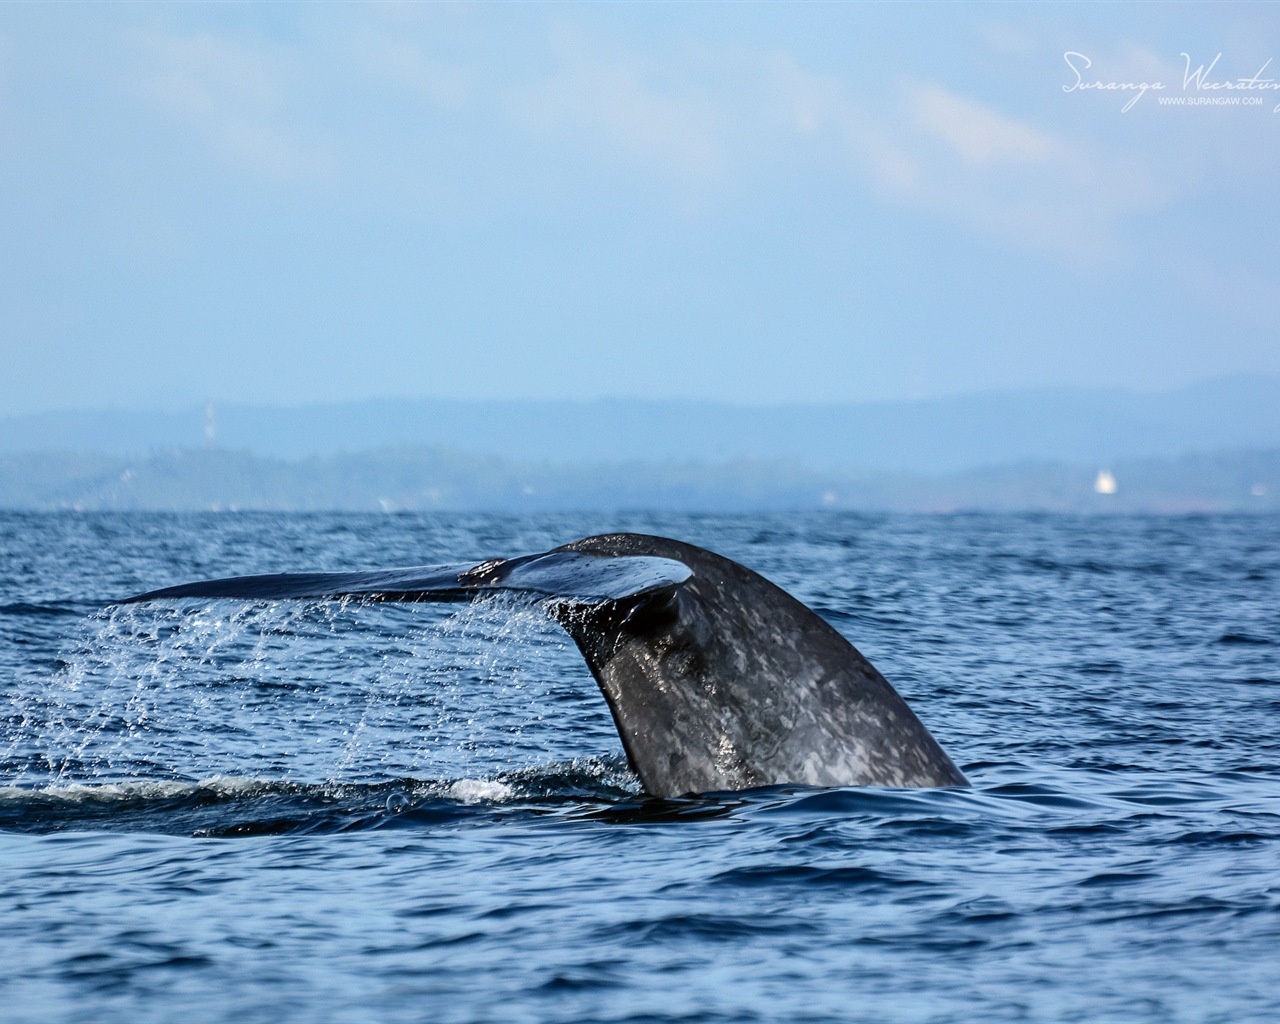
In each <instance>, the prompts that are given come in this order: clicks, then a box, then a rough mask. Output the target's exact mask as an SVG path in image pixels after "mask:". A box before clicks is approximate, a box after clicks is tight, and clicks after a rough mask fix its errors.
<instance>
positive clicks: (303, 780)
mask: <svg viewBox="0 0 1280 1024" xmlns="http://www.w3.org/2000/svg"><path fill="white" fill-rule="evenodd" d="M37 682H41V683H42V685H36V686H31V685H28V686H27V687H25V688H23V689H22V691H21V692H20V693H19V694H18V695H17V696H16V698H15V700H16V703H17V704H18V707H17V708H16V709H15V713H16V714H17V715H18V716H20V719H21V725H20V727H19V728H18V729H16V730H14V732H13V735H12V738H11V740H10V742H9V744H8V747H7V749H5V750H4V751H3V761H4V764H5V766H6V772H7V774H8V776H9V778H10V780H11V781H12V783H13V784H14V785H17V786H26V787H32V786H35V787H42V788H46V787H71V786H77V785H79V786H84V785H89V784H95V785H111V784H124V783H131V782H137V781H139V780H148V781H163V782H172V783H196V782H200V781H201V780H208V779H214V778H224V777H249V778H256V779H270V780H279V781H284V782H289V783H293V784H320V783H332V784H340V783H364V784H379V783H384V782H388V781H391V780H396V779H424V778H428V779H454V780H458V779H479V778H485V779H488V778H492V777H493V776H495V775H496V774H498V773H500V772H506V773H510V772H515V771H520V770H524V769H528V768H530V767H532V766H534V765H536V764H539V763H545V762H551V763H555V762H557V761H571V760H573V758H574V757H575V756H577V755H578V752H580V749H581V747H580V743H581V733H580V732H579V733H578V735H577V736H576V737H575V738H573V739H572V741H571V742H568V743H561V742H558V737H560V736H563V735H564V733H563V732H562V731H561V730H562V729H563V728H570V729H573V730H581V729H587V730H589V731H592V732H595V733H598V735H599V739H600V742H601V751H602V752H603V753H606V754H616V753H617V749H618V741H617V737H616V733H614V731H613V728H612V724H611V722H610V721H609V719H608V712H607V709H606V708H605V707H604V705H603V701H602V700H601V699H600V697H599V694H598V692H597V691H596V688H595V684H594V682H593V681H592V680H591V678H590V676H589V674H588V673H587V671H586V669H585V667H584V666H583V664H582V661H581V658H580V657H579V656H578V654H577V652H576V651H575V650H574V649H573V648H572V644H571V641H569V640H568V638H567V637H565V636H564V635H563V634H562V633H560V631H559V630H558V628H557V627H555V626H554V625H553V624H552V623H550V622H549V621H548V619H547V616H546V614H545V612H544V611H543V610H542V609H541V608H539V607H537V606H536V605H533V604H531V603H529V602H527V601H524V602H521V601H520V600H519V599H518V598H515V597H512V596H510V595H495V596H493V597H490V598H487V599H485V600H483V601H477V602H475V603H473V604H470V605H466V606H463V607H461V608H454V607H448V608H446V607H444V606H440V605H431V604H424V605H416V606H394V605H387V604H367V603H360V602H351V601H346V602H295V603H289V602H281V603H273V604H243V603H239V602H230V601H214V602H207V603H203V604H192V603H189V602H184V603H179V604H172V603H169V604H165V603H161V604H155V605H124V606H112V607H109V608H107V609H105V610H103V611H101V612H99V613H97V614H95V615H93V616H91V617H90V618H89V619H88V620H87V621H86V622H84V624H83V625H82V626H81V628H80V629H79V630H78V633H77V635H76V636H75V637H74V638H73V640H72V642H71V643H70V645H69V649H68V651H67V652H66V653H65V654H64V657H63V661H62V663H61V665H60V667H59V668H58V670H57V671H55V672H53V673H52V674H51V675H49V676H48V677H47V678H45V679H44V680H38V681H37ZM551 707H554V709H555V715H556V719H557V724H558V728H547V727H546V726H545V725H544V717H545V715H546V714H547V712H548V710H549V708H551ZM531 726H533V728H530V727H531ZM495 785H496V784H495ZM486 792H490V791H487V790H485V789H484V787H483V786H479V785H478V786H476V787H472V788H471V789H467V790H466V791H465V792H462V791H460V793H459V798H460V799H472V798H476V794H484V793H486ZM492 794H498V795H500V787H499V788H495V789H493V790H492V791H491V794H490V795H492Z"/></svg>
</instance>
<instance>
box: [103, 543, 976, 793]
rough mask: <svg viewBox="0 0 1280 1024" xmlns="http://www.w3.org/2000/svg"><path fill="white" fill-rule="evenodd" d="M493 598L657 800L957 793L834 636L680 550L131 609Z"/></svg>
mask: <svg viewBox="0 0 1280 1024" xmlns="http://www.w3.org/2000/svg"><path fill="white" fill-rule="evenodd" d="M499 590H501V591H509V592H515V593H524V594H527V595H529V596H530V598H531V599H533V600H537V601H539V602H540V603H542V604H543V605H544V606H545V607H546V609H547V611H548V613H549V614H550V615H551V616H552V617H553V618H554V619H555V620H556V621H557V622H558V623H559V624H560V625H561V626H562V627H563V628H564V629H565V630H566V631H567V632H568V633H569V635H570V636H571V637H572V638H573V640H574V642H575V643H576V644H577V645H578V648H579V650H581V651H582V654H583V656H584V657H585V658H586V661H587V664H588V666H589V667H590V669H591V673H592V675H593V676H594V677H595V679H596V682H597V683H598V684H599V686H600V689H601V691H602V692H603V693H604V696H605V700H606V701H607V702H608V705H609V709H610V711H611V712H612V713H613V719H614V722H615V724H616V725H617V728H618V733H619V735H620V736H621V738H622V744H623V747H624V749H625V750H626V753H627V758H628V760H629V761H630V763H631V767H632V769H633V770H634V771H635V773H636V775H637V776H639V778H640V781H641V783H642V785H643V786H644V788H645V791H646V792H648V793H650V794H652V795H654V796H677V795H681V794H685V793H704V792H713V791H719V790H737V789H747V788H751V787H755V786H768V785H777V784H782V783H795V784H802V785H811V786H901V787H927V786H963V785H967V781H966V780H965V778H964V776H963V775H962V774H961V772H960V771H959V769H958V768H956V766H955V764H953V763H952V761H951V759H950V758H949V757H948V756H947V755H946V753H944V752H943V750H942V748H941V747H940V746H939V745H938V743H937V741H936V740H934V738H933V737H932V736H931V735H930V734H929V731H928V730H927V729H926V728H925V727H924V725H923V723H922V722H921V721H920V720H919V718H917V717H916V715H915V714H914V713H913V712H912V710H911V709H910V708H909V707H908V706H907V703H906V702H905V701H904V700H903V699H902V698H901V697H900V696H899V695H898V693H897V692H896V691H895V690H894V689H893V687H892V686H890V685H889V683H888V682H887V681H886V680H885V678H884V677H883V676H882V675H881V674H880V673H879V672H877V671H876V669H875V668H874V667H873V666H872V665H871V663H870V662H869V661H867V659H866V658H864V657H863V656H862V655H861V654H860V653H859V652H858V651H857V650H856V649H855V648H854V647H853V646H852V645H851V644H850V643H849V642H848V641H847V640H845V639H844V637H843V636H841V635H840V634H839V633H838V632H837V631H836V630H835V629H833V628H832V627H831V626H830V625H828V624H827V623H826V622H825V621H823V620H822V619H821V618H820V617H819V616H818V615H817V614H815V613H814V612H813V611H812V610H810V609H809V608H807V607H806V606H805V605H803V604H801V603H800V602H799V601H797V600H796V599H795V598H793V597H791V596H790V595H789V594H787V593H786V592H785V591H783V590H781V589H780V588H779V587H777V586H775V585H774V584H772V583H770V582H769V581H768V580H766V579H765V578H764V577H762V576H760V575H758V574H757V573H755V572H752V571H751V570H750V569H747V568H746V567H745V566H742V565H739V564H738V563H736V562H733V561H731V560H730V559H727V558H724V557H722V556H720V555H717V554H714V553H712V552H710V551H707V550H704V549H703V548H699V547H695V546H693V545H691V544H685V543H683V542H681V541H677V540H669V539H666V538H663V537H650V536H646V535H643V534H633V533H618V534H606V535H603V536H597V537H586V538H583V539H582V540H577V541H574V542H573V543H571V544H566V545H564V546H563V547H559V548H555V549H554V550H552V551H548V552H545V553H543V554H537V555H526V556H523V557H519V558H511V559H493V560H490V561H485V562H480V563H478V564H470V563H465V564H457V565H441V566H422V567H416V568H407V569H386V570H375V571H371V572H342V573H280V574H273V575H266V576H236V577H229V578H227V579H220V580H208V581H203V582H198V583H187V584H182V585H180V586H175V587H167V588H164V589H161V590H153V591H149V592H148V593H145V594H139V595H137V596H136V597H132V598H129V599H128V600H129V601H131V602H136V601H152V600H160V599H168V598H184V597H204V598H238V599H243V600H274V599H279V598H348V597H350V598H358V599H363V600H374V601H467V600H472V599H474V598H476V597H478V596H482V595H483V594H485V593H486V592H492V591H499Z"/></svg>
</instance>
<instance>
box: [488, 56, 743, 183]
mask: <svg viewBox="0 0 1280 1024" xmlns="http://www.w3.org/2000/svg"><path fill="white" fill-rule="evenodd" d="M557 51H558V58H559V61H558V64H559V66H558V67H557V68H556V70H555V71H554V73H553V74H551V75H550V76H548V77H546V78H544V79H542V80H540V81H536V82H533V83H530V84H529V85H526V86H523V87H520V88H518V89H517V90H515V91H513V92H512V93H511V95H510V103H511V108H512V110H513V111H514V112H515V113H516V115H517V117H518V118H519V119H520V120H521V121H522V122H523V123H524V124H525V125H527V126H528V127H530V128H532V129H533V130H535V131H538V132H542V133H546V134H566V135H575V134H579V135H585V136H586V137H588V138H590V139H593V140H594V141H595V142H597V143H602V144H604V145H605V146H606V147H608V148H609V149H611V150H614V151H616V152H620V153H622V154H624V155H626V156H627V157H628V158H630V159H632V160H634V161H636V162H638V163H640V164H642V165H647V166H649V167H650V168H651V169H653V170H657V171H660V172H661V173H663V174H665V175H669V176H673V177H676V178H678V179H681V180H683V181H687V182H705V181H708V180H711V179H714V178H716V177H718V176H719V175H720V174H721V172H722V170H723V166H724V161H725V154H724V152H723V148H722V146H723V144H722V139H721V132H720V130H719V110H718V109H717V104H716V103H715V102H714V101H713V100H711V99H710V98H708V97H706V96H704V95H700V94H699V93H698V92H697V91H695V90H693V89H690V88H689V87H688V86H687V85H683V84H680V83H673V82H671V81H670V80H669V76H670V74H671V72H672V71H674V70H676V69H675V68H673V67H672V66H671V65H670V64H667V65H665V66H664V65H663V64H662V63H660V62H657V61H653V60H650V59H645V58H642V57H640V56H638V55H637V54H634V53H611V54H605V53H603V52H588V51H587V49H586V48H585V47H584V46H583V45H582V44H581V43H580V42H578V41H577V40H575V39H569V38H567V37H562V38H561V39H560V40H559V43H558V46H557Z"/></svg>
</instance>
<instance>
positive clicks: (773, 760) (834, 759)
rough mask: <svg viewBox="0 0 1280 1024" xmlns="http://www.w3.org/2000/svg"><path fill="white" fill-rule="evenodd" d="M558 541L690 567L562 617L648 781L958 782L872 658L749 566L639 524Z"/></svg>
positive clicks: (666, 791)
mask: <svg viewBox="0 0 1280 1024" xmlns="http://www.w3.org/2000/svg"><path fill="white" fill-rule="evenodd" d="M563 550H568V551H580V552H585V553H590V554H596V555H610V556H615V557H627V556H635V555H641V556H651V557H652V556H656V557H661V558H669V559H674V560H676V561H679V562H683V563H684V564H685V565H687V566H689V568H690V569H692V570H693V575H692V576H691V578H690V579H689V580H687V581H686V582H684V583H683V584H680V585H678V586H675V587H672V588H670V589H669V590H667V591H665V592H660V593H657V594H653V595H650V596H648V597H647V598H644V599H642V602H641V603H640V604H638V605H634V606H632V607H631V608H628V609H625V610H623V609H610V608H608V607H607V606H606V607H603V608H601V609H598V610H591V609H587V610H584V611H574V612H570V613H569V614H562V615H560V616H559V618H560V620H561V623H562V625H564V627H565V628H566V629H567V630H568V632H569V634H570V635H571V636H572V637H573V638H574V640H575V641H576V642H577V644H578V646H579V648H580V649H581V650H582V652H583V654H584V655H585V657H586V659H587V663H588V664H589V665H590V667H591V671H592V674H593V675H594V676H595V678H596V681H597V682H598V683H599V684H600V689H601V690H602V691H603V692H604V695H605V699H606V700H607V701H608V702H609V707H610V709H611V710H612V711H613V717H614V721H615V723H616V724H617V726H618V732H619V733H620V734H621V736H622V742H623V746H624V747H625V749H626V751H627V757H628V758H629V759H630V761H631V765H632V768H633V769H634V770H635V772H636V774H637V775H639V777H640V780H641V782H643V784H644V787H645V790H646V791H647V792H649V793H652V794H654V795H659V796H673V795H678V794H683V793H705V792H712V791H718V790H736V789H749V788H752V787H755V786H767V785H774V784H779V783H799V784H804V785H811V786H898V787H912V788H916V787H929V786H964V785H967V781H966V779H965V777H964V776H963V775H962V774H961V772H960V770H959V769H958V768H957V767H956V766H955V765H954V764H953V763H952V761H951V759H950V758H949V757H948V756H947V755H946V753H945V752H944V751H943V750H942V748H941V747H940V746H939V745H938V743H937V741H936V740H934V738H933V737H932V736H931V735H930V734H929V731H928V730H927V729H926V728H925V727H924V724H923V723H922V722H921V721H920V719H919V718H917V717H916V716H915V714H914V713H913V712H912V710H911V709H910V708H909V707H908V706H907V703H906V701H904V700H903V699H902V698H901V697H900V696H899V695H898V693H897V692H896V691H895V690H894V689H893V687H892V686H890V685H889V683H888V682H887V681H886V680H885V678H884V677H883V676H882V675H881V674H880V673H879V672H877V671H876V669H875V667H874V666H872V665H871V663H870V662H869V661H867V659H866V658H864V657H863V656H862V655H861V654H860V653H859V652H858V651H857V650H856V649H855V648H854V647H853V645H851V644H850V643H849V642H848V641H847V640H846V639H845V638H844V637H843V636H841V635H840V634H839V633H838V632H837V631H836V630H835V629H833V628H832V627H831V626H830V625H828V624H827V623H826V622H825V621H823V620H822V619H821V618H820V617H819V616H818V615H817V614H815V613H814V612H813V611H811V610H810V609H809V608H807V607H806V606H805V605H803V604H801V603H800V602H799V601H797V600H796V599H795V598H793V597H791V595H789V594H787V593H786V592H785V591H783V590H782V589H780V588H779V587H777V586H775V585H774V584H772V583H770V582H769V581H768V580H766V579H765V578H764V577H762V576H760V575H759V574H757V573H755V572H752V571H751V570H750V569H747V568H746V567H744V566H742V565H739V564H738V563H736V562H733V561H731V560H729V559H727V558H724V557H722V556H720V555H716V554H713V553H712V552H710V551H706V550H705V549H703V548H698V547H694V546H693V545H690V544H685V543H682V542H681V541H677V540H669V539H666V538H662V537H650V536H646V535H643V534H628V533H623V534H611V535H605V536H599V537H587V538H585V539H583V540H579V541H574V542H573V543H572V544H567V545H565V547H564V549H563Z"/></svg>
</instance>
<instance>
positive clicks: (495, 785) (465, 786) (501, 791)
mask: <svg viewBox="0 0 1280 1024" xmlns="http://www.w3.org/2000/svg"><path fill="white" fill-rule="evenodd" d="M445 795H446V796H448V797H449V798H450V799H451V800H460V801H462V802H463V803H464V804H479V803H501V802H503V801H505V800H510V799H511V798H512V797H514V796H515V795H516V791H515V789H514V788H513V787H511V786H508V785H507V784H506V783H505V782H497V781H494V780H491V779H459V780H458V781H457V782H455V783H453V785H451V786H450V787H449V788H448V790H446V794H445Z"/></svg>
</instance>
